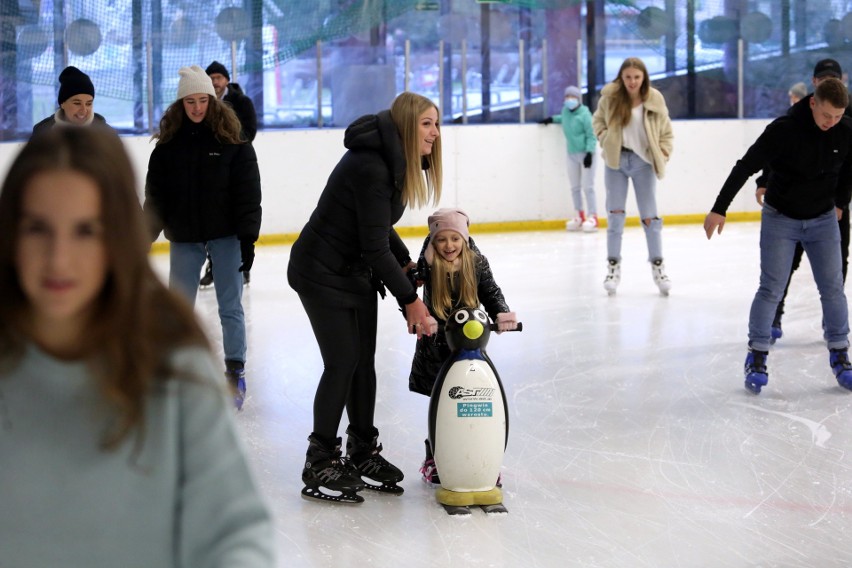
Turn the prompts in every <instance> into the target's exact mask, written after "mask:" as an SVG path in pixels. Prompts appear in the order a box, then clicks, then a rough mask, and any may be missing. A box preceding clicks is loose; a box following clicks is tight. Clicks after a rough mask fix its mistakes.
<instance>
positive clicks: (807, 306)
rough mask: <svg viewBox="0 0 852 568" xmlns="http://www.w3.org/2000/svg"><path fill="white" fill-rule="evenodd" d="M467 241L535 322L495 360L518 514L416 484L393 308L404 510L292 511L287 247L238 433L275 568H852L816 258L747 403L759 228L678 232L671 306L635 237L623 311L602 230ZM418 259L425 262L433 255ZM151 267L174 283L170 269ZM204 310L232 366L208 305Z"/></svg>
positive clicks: (387, 363) (388, 425) (295, 500)
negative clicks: (269, 531) (459, 502)
mask: <svg viewBox="0 0 852 568" xmlns="http://www.w3.org/2000/svg"><path fill="white" fill-rule="evenodd" d="M474 236H475V237H476V240H477V244H478V245H479V247H480V248H481V250H482V251H483V253H485V254H486V256H488V258H489V260H490V262H491V266H492V268H493V270H494V274H495V277H496V279H497V282H498V283H499V284H500V285H501V286H502V288H503V291H504V293H505V296H506V299H507V301H508V303H509V305H510V307H511V308H512V309H513V310H515V311H516V312H517V314H518V316H519V319H520V320H521V321H523V323H524V331H523V332H522V333H508V334H502V335H500V336H497V335H493V334H492V336H491V340H490V342H489V345H488V353H489V355H490V357H491V358H492V360H493V362H494V364H495V366H496V367H497V369H498V371H499V373H500V375H501V378H502V380H503V383H504V385H505V386H506V390H507V398H508V403H509V412H510V424H509V427H510V432H509V445H508V448H507V451H506V456H505V460H504V464H503V470H502V472H503V473H502V475H503V490H504V497H505V499H504V502H505V504H506V505H507V507H508V508H509V511H510V513H509V514H508V515H498V516H490V517H487V516H485V515H484V514H483V513H482V512H481V511H479V510H475V511H473V514H472V515H470V516H468V517H465V518H458V517H450V516H449V515H447V514H446V513H445V512H444V510H443V509H442V508H441V507H440V506H439V505H438V504H437V502H436V501H435V498H434V489H433V488H431V487H429V486H427V485H425V484H424V483H423V482H422V481H421V479H420V475H419V473H418V468H419V467H420V463H421V461H422V460H423V440H424V438H425V437H426V412H427V407H428V400H427V399H426V398H425V397H423V396H420V395H417V394H413V393H410V392H409V391H408V383H407V378H408V370H409V367H410V363H411V356H412V353H413V349H414V339H413V337H412V336H410V335H408V334H407V333H406V328H405V323H404V320H403V319H402V317H401V316H400V314H399V312H398V311H397V306H396V304H395V302H394V301H393V300H392V299H391V298H388V299H387V300H385V301H383V302H381V303H380V306H379V312H380V314H379V339H378V351H377V356H376V365H377V371H378V383H379V389H378V391H379V392H378V401H377V409H376V425H377V427H378V428H379V429H380V431H381V437H380V441H381V442H382V443H383V444H384V448H385V450H384V454H383V455H384V456H386V457H387V458H388V459H389V460H390V461H392V462H393V463H395V464H396V465H398V466H399V467H400V468H401V469H402V470H403V471H404V472H405V475H406V478H405V480H404V481H402V483H401V485H402V486H403V487H405V494H404V495H402V496H400V497H393V496H386V495H378V494H375V493H366V494H365V497H366V502H365V503H364V504H362V505H356V506H352V505H330V504H325V503H316V502H307V501H304V500H303V499H301V498H300V495H299V492H300V490H301V488H302V483H301V480H300V474H301V468H302V462H303V459H304V453H305V449H306V447H307V441H306V438H307V436H308V434H309V432H310V430H311V424H312V422H311V409H312V405H313V397H314V391H315V388H316V381H317V379H318V378H319V375H320V373H321V368H322V363H321V360H320V356H319V351H318V349H317V346H316V343H315V342H314V338H313V335H312V333H311V329H310V326H309V324H308V320H307V318H306V316H305V314H304V311H303V310H302V308H301V305H300V303H299V301H298V298H297V296H296V294H295V293H294V292H293V291H292V290H291V289H290V288H289V287H288V286H287V281H286V266H287V259H288V254H289V247H259V248H258V251H257V260H256V261H255V264H254V268H253V269H252V282H251V286H250V287H249V288H247V289H246V291H245V296H244V299H245V308H246V312H247V317H248V321H249V361H248V365H247V371H248V372H247V376H248V399H247V401H246V403H245V408H244V410H243V411H242V412H241V413H239V415H238V417H237V420H238V423H239V427H240V429H241V432H242V434H243V436H244V439H245V443H246V446H247V448H248V452H249V454H250V456H251V460H252V462H253V466H254V468H255V470H256V474H257V477H258V479H259V481H260V484H261V486H262V488H263V490H264V491H265V493H266V495H267V496H268V499H269V502H270V503H271V505H272V507H273V509H274V512H275V514H276V517H277V528H278V533H277V534H278V548H279V551H280V566H282V567H288V568H298V567H331V566H335V567H348V566H352V567H359V568H360V567H363V566H377V567H386V566H387V567H391V566H406V567H430V568H433V567H455V566H473V567H479V566H481V567H507V568H508V567H512V568H514V567H524V568H540V567H548V568H549V567H563V566H571V567H573V566H576V567H584V568H592V567H619V568H622V567H631V568H637V567H739V566H765V567H769V566H783V567H793V566H796V567H800V566H819V567H833V566H849V565H852V530H850V529H852V467H850V465H852V462H850V457H849V456H848V455H847V452H849V451H850V450H852V435H850V430H852V413H850V405H852V393H850V392H849V391H846V390H844V389H842V388H840V387H839V386H838V385H837V382H836V381H835V379H834V376H833V374H832V372H831V370H830V368H829V365H828V351H827V350H826V348H825V345H824V342H823V340H822V332H821V326H820V320H821V312H820V303H819V298H818V294H817V291H816V287H815V285H814V284H813V279H812V277H811V273H810V267H809V265H808V264H807V262H806V261H805V262H803V264H802V267H801V268H800V269H799V271H798V272H797V273H796V275H795V276H794V278H793V284H792V286H791V290H790V295H789V298H788V302H787V314H786V316H785V319H784V337H783V338H781V339H780V340H779V341H778V343H776V345H775V346H774V347H773V348H772V350H771V352H770V355H769V361H768V363H769V384H768V385H767V386H766V387H764V389H763V392H762V393H761V394H760V395H757V396H755V395H752V394H750V393H748V392H747V391H746V390H745V389H744V387H743V372H742V371H743V360H744V358H745V352H746V330H747V319H748V310H749V306H750V304H751V300H752V297H753V295H754V292H755V290H756V289H757V279H758V225H757V224H753V223H740V224H734V223H731V224H729V225H728V226H727V227H726V228H725V230H724V232H723V234H722V235H721V236H720V235H716V236H714V238H713V239H712V240H711V241H709V242H708V241H707V239H706V237H705V236H704V232H703V230H702V229H701V228H700V226H698V225H683V226H672V227H666V228H665V229H664V231H663V249H664V252H665V261H666V266H667V270H668V273H669V276H670V277H671V279H672V282H673V288H672V291H671V295H670V296H669V297H668V298H664V297H661V296H660V295H659V293H658V291H657V288H656V287H655V286H654V283H653V281H652V278H651V270H650V266H649V264H648V263H647V252H646V248H645V241H644V235H643V233H642V232H641V230H640V229H638V228H629V229H627V231H626V233H625V238H624V251H623V256H624V260H623V275H622V283H621V286H620V287H619V290H618V293H617V294H616V295H615V296H613V297H609V296H607V294H606V292H605V291H604V289H603V286H602V282H603V278H604V275H605V272H606V266H605V259H606V234H605V232H604V231H603V230H601V231H599V232H598V233H597V234H576V233H566V232H562V231H552V232H521V233H503V234H478V235H477V234H475V232H474ZM407 242H408V244H409V248H410V249H411V250H412V252H413V253H416V252H417V251H419V244H420V242H421V240H420V239H410V240H408V241H407ZM154 262H155V264H156V266H157V268H158V270H159V271H161V272H163V273H164V272H165V271H166V270H167V265H168V262H167V259H166V257H165V256H159V257H155V259H154ZM197 311H198V313H199V315H200V317H201V318H202V319H203V321H204V322H205V325H206V326H207V328H208V329H209V330H210V333H211V335H212V337H213V339H214V342H215V343H216V345H217V349H221V333H220V331H219V324H218V316H217V314H216V302H215V294H214V293H213V292H212V291H203V292H201V293H200V294H199V298H198V304H197ZM346 424H347V422H346V419H345V417H344V419H343V423H342V424H341V429H340V432H341V434H342V433H343V430H344V429H345V428H346Z"/></svg>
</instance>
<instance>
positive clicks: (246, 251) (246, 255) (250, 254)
mask: <svg viewBox="0 0 852 568" xmlns="http://www.w3.org/2000/svg"><path fill="white" fill-rule="evenodd" d="M240 258H241V259H242V261H243V263H242V265H241V266H240V272H248V271H250V270H251V265H252V264H254V241H252V240H251V239H240Z"/></svg>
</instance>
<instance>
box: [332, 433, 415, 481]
mask: <svg viewBox="0 0 852 568" xmlns="http://www.w3.org/2000/svg"><path fill="white" fill-rule="evenodd" d="M346 434H347V435H348V436H349V437H348V438H347V440H346V457H347V459H348V460H349V461H350V462H351V463H352V465H354V466H355V467H356V468H357V469H358V474H359V475H360V476H361V479H362V480H363V481H364V483H365V484H366V487H367V489H372V490H373V491H379V492H381V493H390V494H392V495H402V493H403V491H405V490H404V489H403V488H402V487H400V486H399V485H397V483H399V482H400V481H402V478H403V477H404V476H403V474H402V472H401V471H400V470H399V468H398V467H396V466H395V465H393V464H391V463H390V462H389V461H388V460H386V459H385V458H383V457H382V456H381V455H380V452H381V451H382V445H381V444H379V443H378V439H379V432H378V430H376V429H375V428H373V433H372V435H369V436H359V435H358V434H357V433H355V432H354V429H353V428H352V426H350V427H349V428H347V429H346Z"/></svg>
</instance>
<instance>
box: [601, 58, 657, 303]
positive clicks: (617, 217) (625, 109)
mask: <svg viewBox="0 0 852 568" xmlns="http://www.w3.org/2000/svg"><path fill="white" fill-rule="evenodd" d="M592 126H593V128H594V130H595V136H597V138H598V141H599V142H600V144H601V151H602V153H603V158H604V162H605V164H606V168H605V172H604V183H605V185H606V210H607V232H606V233H607V262H608V266H607V275H606V279H605V280H604V288H605V289H606V291H607V292H609V294H610V295H612V294H615V290H616V288H617V287H618V284H619V282H620V280H621V240H622V234H623V233H624V220H625V206H626V203H627V185H628V181H629V180H633V190H634V191H635V192H636V204H637V206H638V208H639V216H640V218H641V219H642V228H643V229H644V230H645V240H646V241H647V243H648V260H649V261H650V262H651V272H652V275H653V277H654V283H655V284H656V285H657V287H658V288H659V289H660V293H661V294H663V295H668V293H669V290H670V289H671V281H670V280H669V277H668V276H667V275H666V273H665V267H664V265H663V250H662V249H663V247H662V236H661V232H662V228H663V220H662V219H661V218H660V217H659V216H658V215H657V198H656V189H657V179H662V177H663V175H664V174H665V168H666V162H667V161H668V159H669V156H670V155H671V152H672V139H673V135H672V125H671V121H670V120H669V111H668V108H666V101H665V99H664V98H663V95H662V93H660V92H659V91H658V90H656V89H654V88H653V87H651V80H650V78H649V77H648V70H647V68H646V67H645V63H643V62H642V60H641V59H639V58H636V57H628V58H627V59H625V60H624V62H623V63H622V64H621V68H620V69H619V71H618V76H617V77H616V78H615V80H614V81H612V83H610V84H608V85H606V86H605V87H604V88H603V89H602V90H601V99H600V102H599V103H598V108H597V110H596V111H595V114H594V116H593V118H592Z"/></svg>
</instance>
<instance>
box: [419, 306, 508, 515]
mask: <svg viewBox="0 0 852 568" xmlns="http://www.w3.org/2000/svg"><path fill="white" fill-rule="evenodd" d="M522 329H523V325H522V324H521V323H520V322H519V323H518V324H517V327H516V329H515V330H512V331H521V330H522ZM497 330H498V325H497V324H493V323H490V321H489V319H488V315H487V314H486V313H485V312H484V311H483V310H481V309H479V308H474V309H470V308H463V309H459V310H456V311H455V312H453V313H452V314H451V315H450V317H449V318H448V319H447V324H446V326H445V333H446V338H447V343H448V344H449V346H450V350H451V355H450V357H449V358H448V359H447V360H446V362H445V363H444V366H443V367H442V368H441V372H440V373H439V375H438V378H437V380H436V382H435V386H434V388H433V390H432V396H431V398H430V400H429V445H430V446H431V450H432V455H433V459H434V468H435V469H436V470H437V471H439V472H440V487H439V488H438V489H437V491H436V498H437V500H438V502H439V503H440V504H441V505H443V506H444V508H445V509H446V510H447V512H448V513H450V514H469V513H470V510H469V507H470V506H471V505H475V506H479V507H481V508H482V509H483V510H484V511H485V512H488V513H506V512H508V511H507V509H506V508H505V507H504V506H503V493H502V488H501V486H500V484H499V478H500V469H501V467H502V463H503V454H504V452H505V449H506V444H507V442H508V436H509V414H508V405H507V403H506V393H505V390H504V388H503V383H502V381H501V380H500V375H499V374H498V372H497V369H496V367H495V366H494V364H493V362H492V361H491V359H490V358H489V357H488V354H487V353H486V352H485V347H486V345H487V344H488V339H489V335H490V332H491V331H497Z"/></svg>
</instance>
